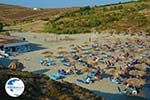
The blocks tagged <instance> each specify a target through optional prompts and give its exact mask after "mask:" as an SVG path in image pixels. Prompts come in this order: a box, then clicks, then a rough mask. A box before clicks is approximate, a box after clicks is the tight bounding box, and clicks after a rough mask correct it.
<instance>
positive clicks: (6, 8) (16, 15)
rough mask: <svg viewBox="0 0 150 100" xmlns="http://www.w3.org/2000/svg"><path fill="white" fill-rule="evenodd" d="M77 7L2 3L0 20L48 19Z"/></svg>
mask: <svg viewBox="0 0 150 100" xmlns="http://www.w3.org/2000/svg"><path fill="white" fill-rule="evenodd" d="M76 9H77V8H63V9H59V8H58V9H54V8H53V9H43V8H41V9H38V10H33V9H32V8H26V7H20V6H15V5H6V4H0V22H2V23H4V24H7V25H16V24H18V23H27V22H34V21H36V20H48V19H49V17H51V16H55V15H60V14H64V13H66V12H70V11H74V10H76Z"/></svg>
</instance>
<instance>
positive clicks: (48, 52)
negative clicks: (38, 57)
mask: <svg viewBox="0 0 150 100" xmlns="http://www.w3.org/2000/svg"><path fill="white" fill-rule="evenodd" d="M41 54H53V52H51V51H44V52H42V53H41Z"/></svg>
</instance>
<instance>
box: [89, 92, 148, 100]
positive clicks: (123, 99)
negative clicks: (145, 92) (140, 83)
mask: <svg viewBox="0 0 150 100" xmlns="http://www.w3.org/2000/svg"><path fill="white" fill-rule="evenodd" d="M92 91H93V92H94V93H95V94H97V95H99V96H102V97H104V100H150V98H149V99H148V98H144V97H139V96H126V95H121V94H111V93H104V92H100V91H95V90H92Z"/></svg>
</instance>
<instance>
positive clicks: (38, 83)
mask: <svg viewBox="0 0 150 100" xmlns="http://www.w3.org/2000/svg"><path fill="white" fill-rule="evenodd" d="M11 77H18V78H20V79H22V80H23V82H24V84H25V91H24V93H23V94H22V95H21V96H20V97H19V98H11V97H9V96H8V95H7V94H6V92H5V83H6V81H7V80H8V79H9V78H11ZM0 98H1V100H13V99H14V100H102V98H101V97H99V96H96V95H95V94H93V93H92V92H90V91H89V90H87V89H84V88H82V87H79V86H77V85H76V84H71V83H68V82H57V81H54V80H50V79H49V78H48V77H47V76H46V75H43V74H34V73H30V72H20V71H10V70H5V71H4V70H0Z"/></svg>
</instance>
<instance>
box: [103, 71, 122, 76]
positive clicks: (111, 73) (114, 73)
mask: <svg viewBox="0 0 150 100" xmlns="http://www.w3.org/2000/svg"><path fill="white" fill-rule="evenodd" d="M105 73H107V74H110V75H113V76H114V77H116V78H117V77H118V76H119V74H121V73H122V72H121V71H119V70H117V69H106V71H105Z"/></svg>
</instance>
